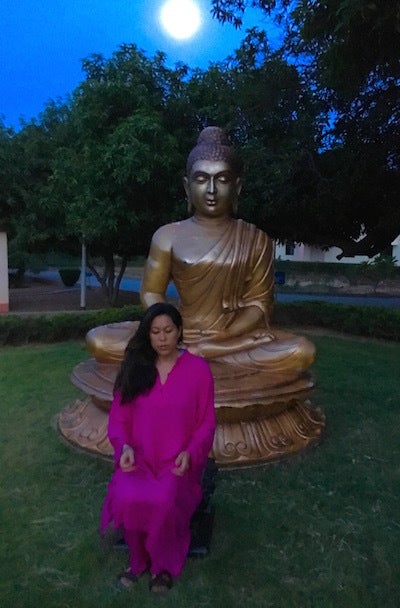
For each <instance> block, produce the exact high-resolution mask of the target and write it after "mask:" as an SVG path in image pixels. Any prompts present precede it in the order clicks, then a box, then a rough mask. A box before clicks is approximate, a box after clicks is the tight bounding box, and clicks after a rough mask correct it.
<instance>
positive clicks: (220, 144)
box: [186, 127, 243, 176]
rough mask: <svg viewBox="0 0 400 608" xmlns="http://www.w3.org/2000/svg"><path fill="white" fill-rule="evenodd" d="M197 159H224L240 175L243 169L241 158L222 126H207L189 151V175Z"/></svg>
mask: <svg viewBox="0 0 400 608" xmlns="http://www.w3.org/2000/svg"><path fill="white" fill-rule="evenodd" d="M197 160H211V161H217V160H223V161H225V162H226V163H228V164H229V166H230V167H231V169H232V171H233V173H234V174H235V175H237V176H240V175H241V173H242V170H243V163H242V161H241V159H240V158H239V156H238V154H237V152H236V150H235V149H234V148H233V147H232V146H231V144H230V141H229V139H228V137H227V135H226V133H225V131H224V130H223V129H221V128H220V127H206V128H205V129H203V130H202V131H201V133H200V135H199V137H198V140H197V144H196V146H195V147H194V148H193V150H192V151H191V152H190V153H189V156H188V159H187V163H186V172H187V175H189V174H190V171H191V169H192V167H193V165H194V163H195V162H196V161H197Z"/></svg>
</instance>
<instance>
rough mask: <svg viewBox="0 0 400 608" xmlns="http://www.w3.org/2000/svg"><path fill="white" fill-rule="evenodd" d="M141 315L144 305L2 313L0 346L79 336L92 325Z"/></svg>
mask: <svg viewBox="0 0 400 608" xmlns="http://www.w3.org/2000/svg"><path fill="white" fill-rule="evenodd" d="M142 315H143V308H142V307H141V306H136V305H130V306H123V307H122V308H107V309H103V310H97V311H87V312H86V311H82V312H71V313H69V312H61V313H60V312H58V313H47V314H43V315H42V314H35V315H13V314H8V315H3V316H0V345H3V346H4V345H6V344H10V345H18V344H29V343H31V342H59V341H62V340H77V339H82V338H84V337H85V335H86V333H87V332H88V331H89V329H91V328H92V327H96V326H97V325H106V324H108V323H115V322H119V321H130V320H136V319H140V317H141V316H142Z"/></svg>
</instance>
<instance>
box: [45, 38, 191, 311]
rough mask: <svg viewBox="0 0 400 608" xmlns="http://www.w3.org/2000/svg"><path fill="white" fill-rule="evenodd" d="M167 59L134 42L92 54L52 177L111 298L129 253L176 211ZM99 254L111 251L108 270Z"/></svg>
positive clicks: (56, 199)
mask: <svg viewBox="0 0 400 608" xmlns="http://www.w3.org/2000/svg"><path fill="white" fill-rule="evenodd" d="M162 62H163V59H162V57H157V59H156V60H155V61H154V62H153V61H151V60H149V59H147V58H146V57H145V56H144V55H143V54H142V53H141V52H140V51H138V50H137V48H136V47H135V46H134V45H123V46H122V47H121V48H120V49H119V50H118V51H116V52H115V53H114V54H113V56H112V57H111V59H110V60H108V61H106V60H105V59H104V58H102V57H101V56H99V55H95V56H93V57H91V58H89V59H87V60H85V62H84V69H85V71H86V80H85V81H84V82H82V83H81V85H80V86H79V87H78V88H77V89H76V90H75V91H74V93H73V95H72V102H71V106H70V114H69V119H68V122H69V128H70V129H71V132H72V133H73V137H72V138H70V140H69V141H68V142H67V143H66V145H64V146H61V147H60V148H59V149H58V150H57V152H56V154H55V157H54V160H53V161H52V174H51V176H50V177H49V179H48V185H47V192H46V197H45V200H46V201H47V202H48V204H49V205H55V206H56V207H57V208H61V209H62V210H63V213H64V215H65V226H66V233H67V234H68V235H69V238H70V239H74V240H75V243H77V244H79V243H80V242H81V241H82V240H84V241H85V243H86V244H87V247H88V251H89V254H90V256H89V259H88V266H89V268H90V269H91V270H92V272H93V273H94V274H95V276H96V277H97V278H98V280H99V281H100V283H101V285H102V287H103V289H104V292H105V294H106V295H107V297H108V299H109V301H110V303H111V304H115V302H116V299H117V296H118V290H119V285H120V281H121V279H122V276H123V273H124V271H125V268H126V264H127V261H128V259H129V257H132V256H133V255H136V254H138V253H140V254H143V253H144V252H146V251H147V248H148V244H149V242H150V237H151V234H152V232H153V231H154V230H155V229H156V228H157V227H158V226H159V225H160V223H164V222H165V221H167V219H169V218H170V213H171V208H169V207H168V200H169V197H170V196H171V195H173V194H174V193H175V186H174V185H172V186H171V184H173V183H174V181H175V179H176V177H175V176H176V173H177V171H178V167H179V166H180V161H181V157H180V155H179V153H178V151H177V143H176V139H175V137H174V136H173V134H172V133H171V132H170V131H169V130H168V128H167V126H166V121H165V117H164V110H165V103H166V102H165V92H164V88H163V85H164V82H163V81H160V80H159V79H158V73H157V70H159V68H160V65H161V64H162ZM115 256H119V258H120V271H119V274H118V276H117V279H116V280H115V268H116V264H115ZM93 257H102V258H103V259H104V268H103V271H99V270H98V268H97V267H96V265H95V264H94V263H93V262H92V258H93Z"/></svg>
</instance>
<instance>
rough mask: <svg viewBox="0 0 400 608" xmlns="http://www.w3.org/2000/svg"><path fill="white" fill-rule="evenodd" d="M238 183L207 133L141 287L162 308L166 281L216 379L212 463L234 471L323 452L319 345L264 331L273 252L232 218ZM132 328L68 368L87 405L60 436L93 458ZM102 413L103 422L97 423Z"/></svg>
mask: <svg viewBox="0 0 400 608" xmlns="http://www.w3.org/2000/svg"><path fill="white" fill-rule="evenodd" d="M241 174H242V163H241V160H240V158H239V157H238V155H237V153H236V151H235V150H234V149H233V148H232V147H231V145H230V143H229V141H228V139H227V138H226V136H225V133H224V132H223V131H222V130H221V129H219V128H218V127H207V128H206V129H204V130H203V131H202V132H201V134H200V136H199V139H198V142H197V145H196V146H195V147H194V148H193V150H192V151H191V152H190V154H189V156H188V159H187V166H186V177H185V178H184V188H185V191H186V195H187V200H188V207H189V211H190V213H191V215H190V217H189V218H188V219H184V220H182V221H177V222H174V223H171V224H168V225H166V226H162V227H161V228H159V229H158V230H157V231H156V232H155V234H154V235H153V238H152V241H151V246H150V252H149V256H148V259H147V262H146V265H145V269H144V275H143V281H142V286H141V301H142V303H143V305H144V306H145V307H148V306H150V305H151V304H153V303H155V302H161V301H165V292H166V289H167V286H168V284H169V282H170V281H173V283H174V284H175V286H176V289H177V291H178V294H179V298H180V312H181V314H182V318H183V328H184V329H183V340H184V345H185V346H186V348H188V349H189V350H190V351H191V352H193V353H195V354H198V355H200V356H202V357H204V358H206V359H207V360H208V361H209V362H210V365H211V368H212V371H213V374H214V378H215V389H216V391H215V407H216V413H217V421H218V427H217V431H216V435H215V441H214V447H213V456H214V457H215V458H216V461H217V463H218V464H219V465H227V466H231V467H232V466H240V465H247V466H249V465H253V464H258V463H261V462H265V461H270V460H274V459H277V458H281V457H285V456H287V455H289V454H290V453H293V452H297V451H299V450H301V449H303V448H304V447H306V446H308V445H310V444H311V443H314V442H316V441H318V439H319V438H320V435H321V432H322V430H323V428H324V418H323V416H322V414H321V413H320V411H319V410H317V409H314V408H311V407H310V405H309V402H308V395H309V393H310V391H311V389H312V388H313V384H314V383H313V380H312V377H311V375H310V373H309V371H308V369H309V367H310V365H311V364H312V363H313V361H314V359H315V348H314V345H313V344H312V343H311V342H310V341H309V340H308V339H306V338H304V337H299V336H296V335H293V334H291V333H288V332H284V331H282V330H278V329H275V328H271V313H272V308H273V292H274V269H273V245H272V242H271V240H270V238H269V237H268V236H267V235H266V234H265V233H264V232H263V231H261V230H259V229H257V228H256V227H255V226H254V225H253V224H249V223H247V222H244V221H243V220H240V219H235V217H234V215H235V213H236V211H237V208H238V198H239V194H240V191H241V186H242V175H241ZM136 327H137V322H129V321H127V322H125V323H116V324H111V325H106V326H101V327H97V328H94V329H93V330H91V331H90V332H89V333H88V335H87V347H88V350H89V352H90V353H91V354H92V355H93V358H92V359H90V360H89V361H86V362H83V363H81V364H79V365H78V366H77V367H76V368H75V370H74V372H73V375H72V380H73V382H74V383H75V384H76V385H77V386H78V387H79V388H81V389H82V390H83V391H84V392H85V393H86V394H87V395H88V398H87V399H86V401H85V402H79V403H78V404H77V405H76V406H75V407H74V408H72V409H69V410H68V411H66V412H64V413H63V415H61V417H60V428H61V432H62V433H63V434H64V435H65V436H66V437H67V439H70V440H71V441H73V442H74V443H78V444H79V445H81V446H82V447H88V448H89V449H91V448H90V446H89V445H82V444H86V443H87V442H88V441H89V443H90V442H91V445H92V447H93V446H95V447H94V451H100V452H102V451H104V449H105V445H106V444H105V443H104V442H106V438H105V437H103V436H102V434H103V433H104V428H105V426H104V425H105V424H106V421H105V419H106V415H107V414H106V412H107V409H108V407H109V403H110V401H111V395H112V387H113V382H114V378H115V375H116V371H117V369H118V364H119V362H120V361H121V359H122V356H123V353H124V349H125V346H126V344H127V342H128V340H129V338H130V337H131V335H132V333H133V332H134V331H135V330H136ZM94 408H95V409H96V410H97V415H93V414H94V413H95V410H94ZM100 412H101V414H102V416H103V418H104V420H103V422H102V423H100V422H99V421H98V420H96V418H98V417H99V415H100V414H99V413H100ZM96 427H97V428H96ZM100 427H101V429H102V430H101V429H100ZM89 435H90V436H91V437H92V439H89V440H88V436H89ZM78 437H81V439H78V440H77V438H78ZM98 446H100V447H98Z"/></svg>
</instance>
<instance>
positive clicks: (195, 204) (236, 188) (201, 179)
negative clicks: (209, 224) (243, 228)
mask: <svg viewBox="0 0 400 608" xmlns="http://www.w3.org/2000/svg"><path fill="white" fill-rule="evenodd" d="M242 169H243V164H242V161H241V159H240V158H239V156H238V154H237V153H236V151H235V149H234V148H233V147H232V146H231V145H230V143H229V140H228V138H227V136H226V134H225V132H224V131H223V130H222V129H220V128H219V127H206V128H205V129H203V131H202V132H201V133H200V135H199V138H198V140H197V145H196V146H195V147H194V148H193V150H192V151H191V152H190V154H189V156H188V159H187V163H186V177H185V178H184V182H183V183H184V188H185V191H186V195H187V198H188V203H189V210H193V211H194V213H195V215H197V216H202V217H207V218H219V217H225V216H229V215H231V214H232V213H236V211H237V205H238V197H239V194H240V191H241V187H242V181H241V173H242Z"/></svg>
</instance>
